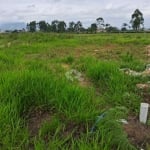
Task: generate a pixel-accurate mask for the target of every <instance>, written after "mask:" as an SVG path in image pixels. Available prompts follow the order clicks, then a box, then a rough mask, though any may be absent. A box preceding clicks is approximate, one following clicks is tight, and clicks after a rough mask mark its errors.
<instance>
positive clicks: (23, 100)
mask: <svg viewBox="0 0 150 150" xmlns="http://www.w3.org/2000/svg"><path fill="white" fill-rule="evenodd" d="M0 83H1V84H0V99H1V102H0V105H1V107H0V112H1V114H0V118H1V121H0V123H1V126H0V133H1V134H0V136H1V138H0V143H2V145H3V147H7V144H8V143H9V146H10V147H12V148H13V147H15V146H18V145H20V146H24V144H25V143H27V139H28V134H27V132H26V128H25V126H24V122H25V120H24V116H25V115H26V114H28V111H29V110H30V108H31V107H33V106H34V107H38V106H45V107H47V108H48V109H51V108H54V109H55V110H56V112H58V113H63V114H64V117H67V118H68V119H72V120H74V121H79V122H80V121H86V120H88V119H92V117H93V116H94V115H95V114H96V113H97V110H96V109H95V104H96V103H95V102H94V101H93V97H92V95H91V94H88V93H89V92H88V91H86V90H85V89H82V88H81V87H78V86H77V85H72V84H71V83H69V82H68V81H67V80H65V79H63V78H61V79H58V78H56V77H55V76H54V75H53V74H52V73H50V72H44V71H43V72H42V71H24V72H13V73H3V74H1V75H0ZM6 116H7V117H6ZM43 128H45V129H43V132H46V131H44V130H47V129H46V127H43ZM3 136H5V138H3Z"/></svg>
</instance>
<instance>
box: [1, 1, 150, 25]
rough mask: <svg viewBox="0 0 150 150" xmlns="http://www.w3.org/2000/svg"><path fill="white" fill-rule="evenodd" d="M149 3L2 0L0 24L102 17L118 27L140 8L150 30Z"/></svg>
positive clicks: (85, 22)
mask: <svg viewBox="0 0 150 150" xmlns="http://www.w3.org/2000/svg"><path fill="white" fill-rule="evenodd" d="M149 4H150V2H149V0H132V1H131V0H126V1H122V0H93V1H90V0H82V1H81V0H74V1H71V0H1V5H0V14H1V15H0V23H3V22H29V21H32V20H37V21H39V20H46V21H49V22H50V21H52V20H54V19H58V20H65V21H66V22H69V21H72V20H74V21H77V20H81V21H82V22H83V23H84V24H86V25H87V24H88V25H89V24H90V23H93V22H94V21H95V19H96V18H98V17H103V18H104V20H105V21H106V22H109V23H110V24H112V25H115V26H119V27H120V26H121V24H122V23H123V22H127V23H129V21H130V19H131V14H132V13H133V11H134V10H135V9H136V8H139V9H140V10H141V11H142V12H143V15H144V18H145V26H146V27H150V11H149V10H150V5H149Z"/></svg>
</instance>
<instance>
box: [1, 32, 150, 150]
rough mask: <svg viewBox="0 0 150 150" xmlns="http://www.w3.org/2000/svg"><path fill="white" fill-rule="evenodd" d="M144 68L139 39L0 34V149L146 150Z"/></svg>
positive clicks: (146, 40) (149, 145)
mask: <svg viewBox="0 0 150 150" xmlns="http://www.w3.org/2000/svg"><path fill="white" fill-rule="evenodd" d="M149 63H150V34H146V33H137V34H133V33H131V34H126V33H124V34H121V33H116V34H113V33H111V34H53V33H49V34H48V33H10V34H0V149H2V150H7V149H11V150H12V149H13V150H22V149H23V150H28V149H31V150H32V149H35V150H47V149H50V150H60V149H61V150H78V149H79V150H117V149H118V150H135V149H141V148H144V149H145V150H149V149H150V119H148V121H147V123H146V124H145V125H143V124H141V123H140V122H139V119H138V115H139V107H140V103H141V102H148V103H150V88H149V87H150V85H149V84H150V83H149V82H148V81H150V66H148V65H147V64H149ZM146 66H147V68H146ZM124 68H126V69H124ZM122 119H125V120H122ZM125 121H127V122H125Z"/></svg>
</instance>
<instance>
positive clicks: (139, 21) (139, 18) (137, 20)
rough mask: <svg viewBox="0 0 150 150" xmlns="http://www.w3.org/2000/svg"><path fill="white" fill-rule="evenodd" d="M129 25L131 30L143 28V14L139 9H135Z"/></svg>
mask: <svg viewBox="0 0 150 150" xmlns="http://www.w3.org/2000/svg"><path fill="white" fill-rule="evenodd" d="M130 23H131V25H132V28H133V29H134V30H136V31H138V30H139V29H140V27H141V26H144V18H143V14H142V12H141V11H140V10H139V9H136V10H135V11H134V13H133V14H132V16H131V21H130Z"/></svg>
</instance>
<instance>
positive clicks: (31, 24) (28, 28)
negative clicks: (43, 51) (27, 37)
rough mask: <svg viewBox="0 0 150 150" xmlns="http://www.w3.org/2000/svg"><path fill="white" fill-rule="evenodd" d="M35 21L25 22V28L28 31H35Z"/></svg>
mask: <svg viewBox="0 0 150 150" xmlns="http://www.w3.org/2000/svg"><path fill="white" fill-rule="evenodd" d="M36 25H37V24H36V21H31V22H30V23H28V24H27V30H28V31H29V32H35V31H36Z"/></svg>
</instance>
